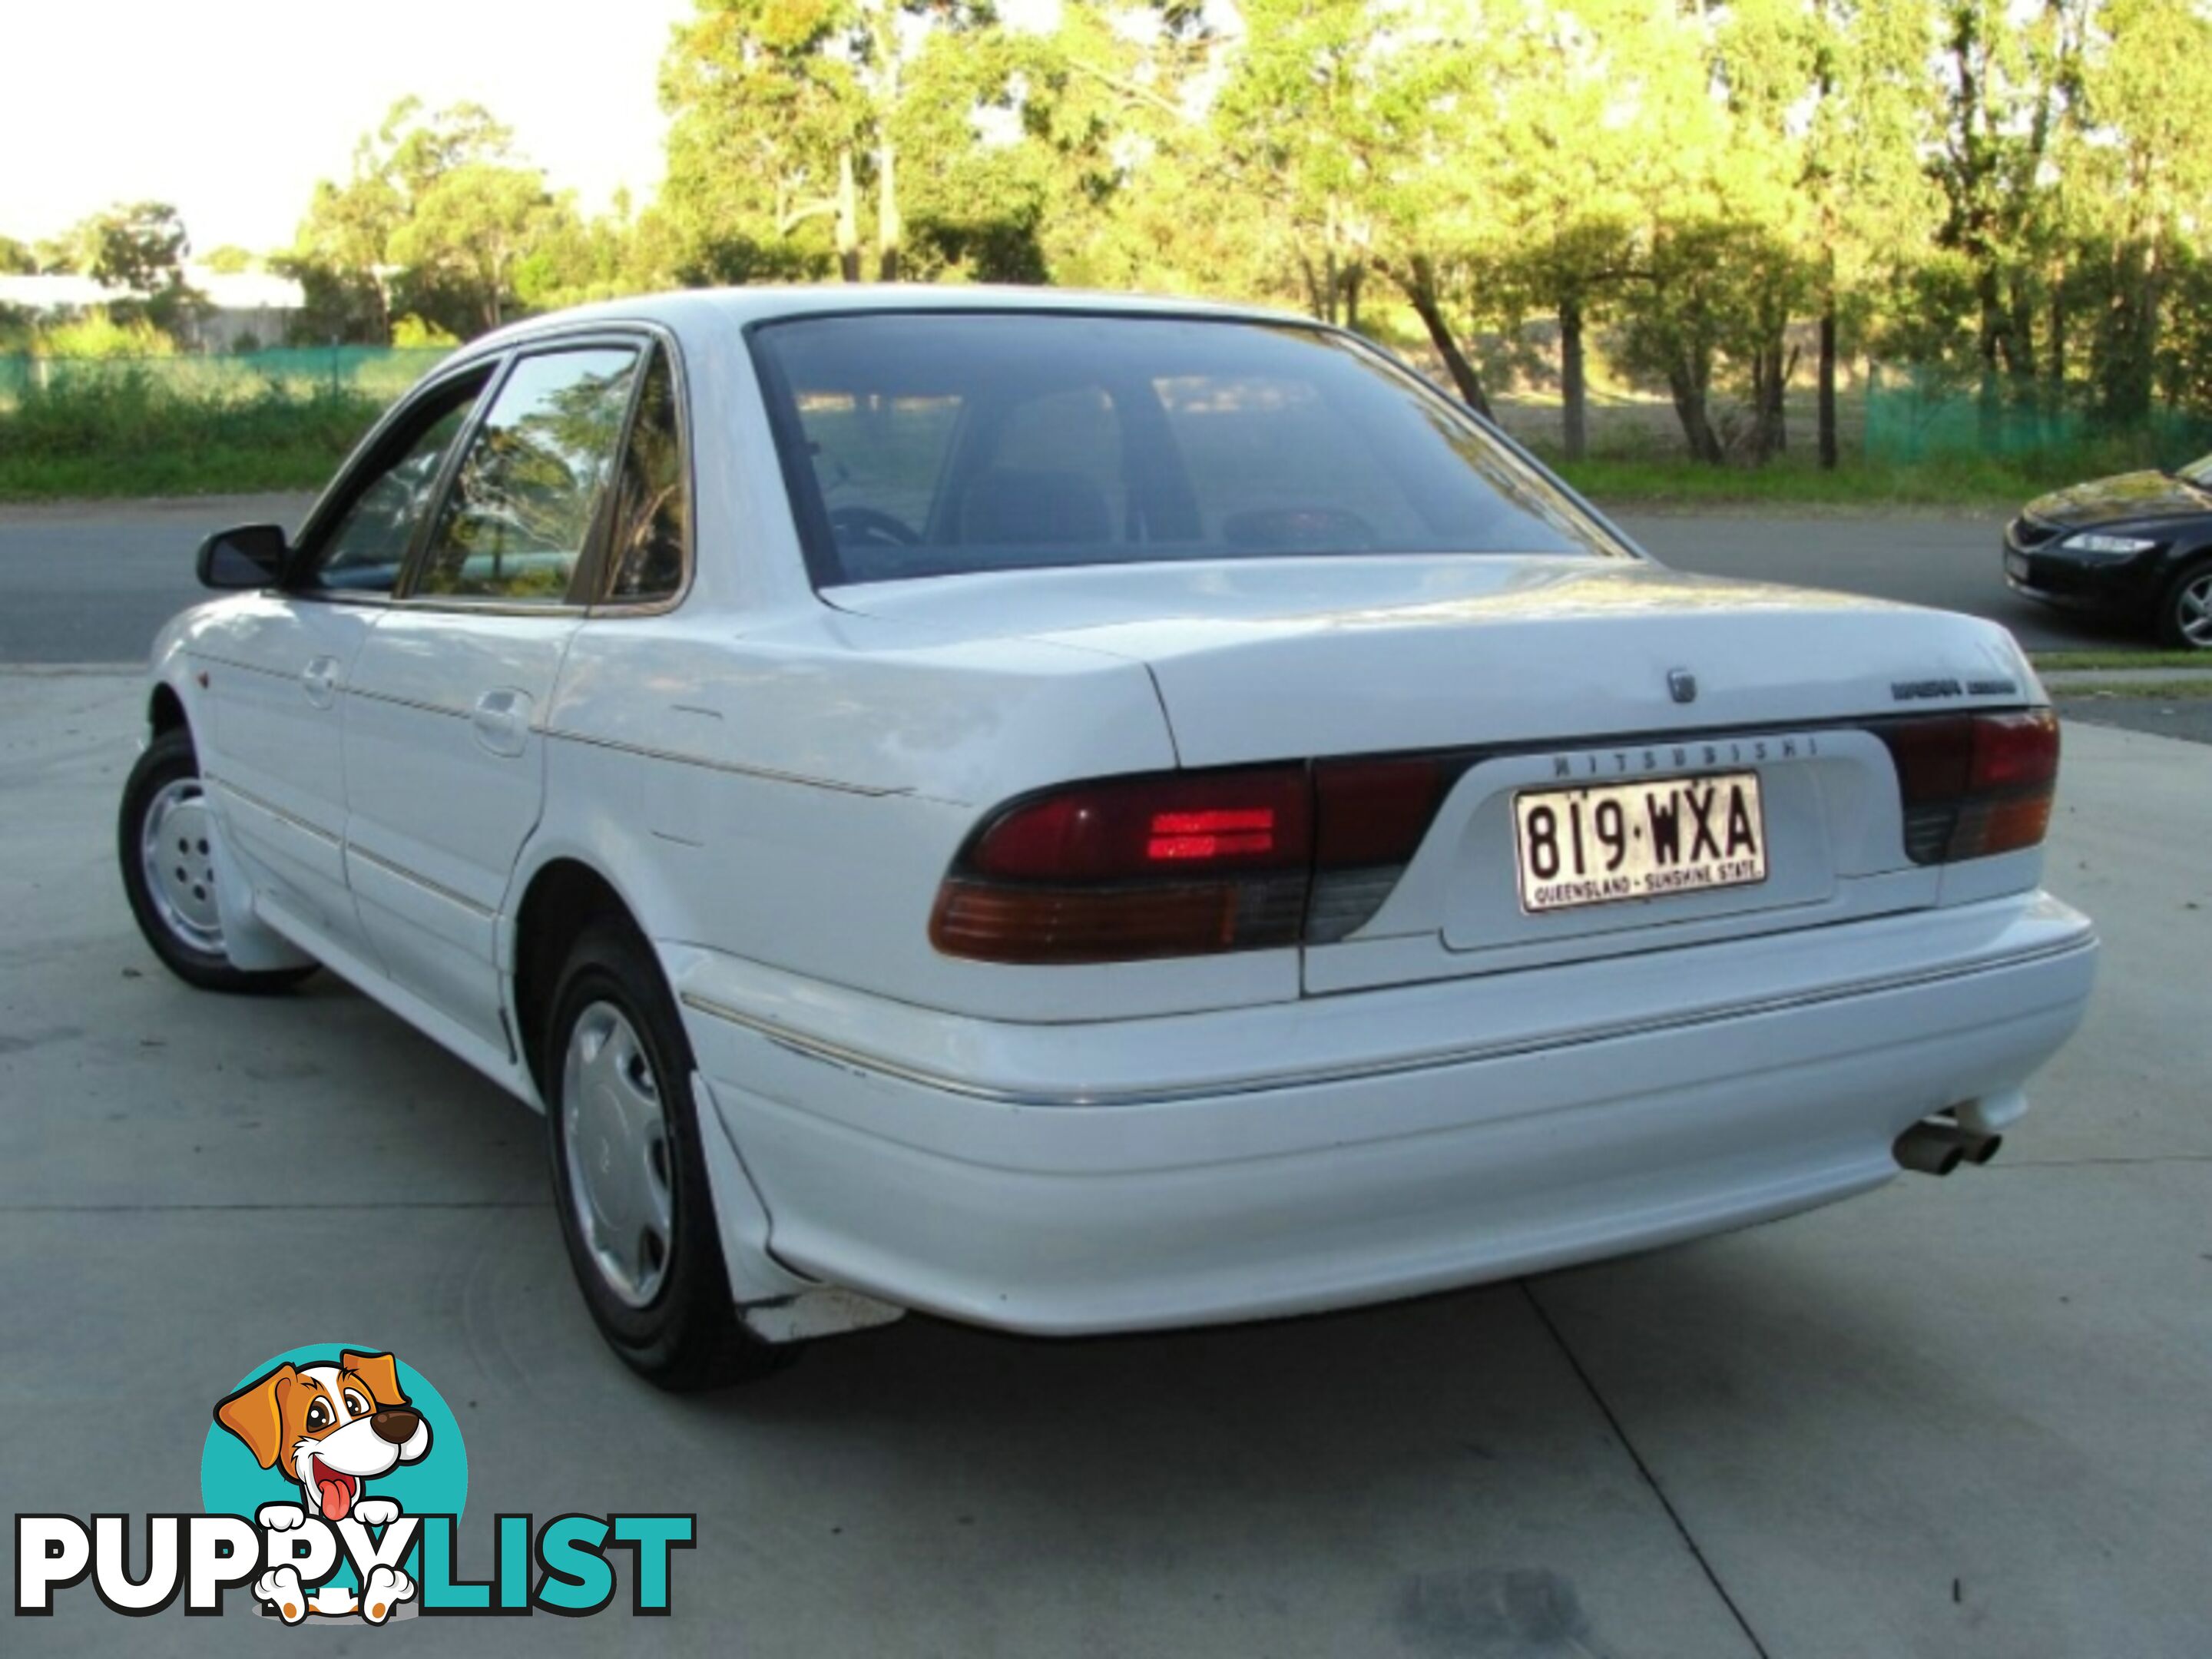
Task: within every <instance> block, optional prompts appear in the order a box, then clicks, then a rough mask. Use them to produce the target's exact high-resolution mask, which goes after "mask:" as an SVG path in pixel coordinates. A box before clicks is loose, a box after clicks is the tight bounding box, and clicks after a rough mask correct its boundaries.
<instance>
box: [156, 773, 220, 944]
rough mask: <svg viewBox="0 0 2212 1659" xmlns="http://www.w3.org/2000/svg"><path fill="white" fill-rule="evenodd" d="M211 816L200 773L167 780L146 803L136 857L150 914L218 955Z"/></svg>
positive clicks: (186, 940)
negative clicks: (149, 900) (151, 904)
mask: <svg viewBox="0 0 2212 1659" xmlns="http://www.w3.org/2000/svg"><path fill="white" fill-rule="evenodd" d="M215 834H216V830H215V820H214V817H212V816H211V815H210V812H209V811H208V805H207V792H206V791H205V790H204V789H203V788H201V787H200V781H199V780H198V779H197V778H179V779H177V780H176V781H174V782H173V783H165V784H163V785H162V786H161V788H160V789H159V790H158V791H156V792H155V796H154V799H152V800H151V801H149V803H148V804H147V807H146V817H145V820H144V822H143V824H142V825H141V826H140V829H139V832H138V856H139V861H140V863H141V864H142V865H143V867H144V869H145V872H146V891H147V893H148V895H149V896H151V898H152V899H153V901H154V913H155V915H158V916H160V917H161V925H162V926H163V927H166V928H167V929H168V930H169V932H170V933H171V934H172V935H173V937H174V938H175V939H177V940H178V942H179V943H180V944H183V945H190V946H191V948H192V949H193V950H195V951H204V952H205V953H206V954H207V955H210V956H221V955H222V913H221V912H219V911H218V910H217V909H216V908H215V857H214V848H215Z"/></svg>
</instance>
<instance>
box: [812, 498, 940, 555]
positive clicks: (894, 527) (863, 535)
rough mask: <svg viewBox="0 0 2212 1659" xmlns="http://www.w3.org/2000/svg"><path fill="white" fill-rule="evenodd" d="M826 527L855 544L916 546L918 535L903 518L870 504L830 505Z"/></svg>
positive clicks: (919, 537) (865, 545) (861, 545)
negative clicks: (863, 505)
mask: <svg viewBox="0 0 2212 1659" xmlns="http://www.w3.org/2000/svg"><path fill="white" fill-rule="evenodd" d="M829 529H830V532H831V533H832V534H834V535H835V536H836V538H837V539H838V540H839V541H840V542H841V543H844V542H848V543H850V544H853V545H854V546H856V547H920V546H921V535H920V534H919V533H917V532H915V531H914V530H913V529H911V528H910V527H909V526H908V525H907V523H906V521H905V520H903V519H898V518H894V517H893V516H892V515H891V514H890V513H885V512H883V511H882V510H880V509H879V508H877V507H831V508H830V509H829Z"/></svg>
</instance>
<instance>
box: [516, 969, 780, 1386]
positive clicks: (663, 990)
mask: <svg viewBox="0 0 2212 1659" xmlns="http://www.w3.org/2000/svg"><path fill="white" fill-rule="evenodd" d="M538 1077H539V1079H541V1081H542V1083H543V1085H544V1090H545V1095H546V1103H545V1104H546V1118H547V1121H548V1128H549V1134H548V1137H547V1138H548V1140H549V1141H550V1148H551V1152H552V1162H553V1188H554V1199H555V1207H556V1209H557V1210H558V1211H559V1212H560V1217H561V1233H562V1238H563V1240H564V1241H565V1242H566V1243H567V1244H568V1260H569V1263H570V1265H571V1266H572V1267H574V1269H575V1273H576V1282H577V1284H578V1285H579V1286H580V1287H581V1289H582V1291H583V1293H584V1302H585V1305H586V1307H588V1308H589V1309H590V1310H591V1314H592V1320H593V1322H595V1323H596V1324H597V1325H598V1326H599V1334H601V1335H602V1336H604V1337H605V1338H606V1340H607V1342H608V1344H609V1346H611V1347H612V1348H613V1349H614V1351H615V1352H617V1354H619V1355H620V1356H621V1357H622V1358H623V1362H624V1363H625V1364H628V1365H629V1367H630V1368H631V1369H632V1370H635V1371H637V1372H638V1373H639V1374H640V1375H641V1376H644V1377H646V1378H647V1380H648V1381H650V1382H653V1383H658V1384H659V1386H660V1387H662V1388H665V1389H676V1390H679V1391H681V1390H689V1389H702V1388H710V1387H713V1386H714V1385H716V1384H719V1383H735V1382H740V1381H743V1380H745V1379H747V1378H750V1377H755V1376H763V1375H765V1374H766V1373H768V1372H769V1371H772V1370H776V1369H778V1368H779V1367H780V1366H781V1364H784V1363H785V1362H786V1361H787V1358H790V1357H791V1356H790V1353H789V1351H788V1350H787V1349H783V1348H779V1347H773V1346H769V1344H767V1343H764V1342H763V1341H761V1340H758V1339H757V1338H756V1337H754V1336H753V1335H752V1334H750V1332H748V1331H746V1330H745V1328H744V1327H743V1326H742V1325H740V1324H739V1323H738V1319H737V1315H736V1310H735V1309H734V1307H733V1305H732V1301H731V1296H730V1284H729V1274H728V1272H727V1270H726V1268H725V1267H724V1266H723V1264H722V1253H721V1252H722V1247H721V1240H720V1237H719V1234H718V1231H717V1229H716V1226H715V1221H714V1198H713V1195H712V1194H711V1192H710V1191H709V1190H708V1184H707V1172H706V1165H705V1160H704V1158H703V1156H702V1152H701V1149H700V1145H699V1135H700V1129H699V1122H698V1115H697V1112H696V1108H695V1106H694V1103H693V1102H692V1099H691V1051H690V1044H689V1043H688V1042H686V1041H685V1040H684V1027H683V1023H682V1021H681V1020H680V1019H679V1018H678V1016H677V1012H676V1008H675V1005H674V1003H673V1001H672V1000H671V998H670V997H669V994H668V991H667V987H666V986H665V984H664V983H663V981H662V979H661V976H660V970H659V964H658V963H655V962H654V961H653V956H652V953H651V952H650V951H647V949H646V948H645V946H644V945H643V943H642V942H641V940H639V939H637V938H636V937H635V934H634V933H632V932H631V931H630V930H629V929H627V928H622V927H613V926H607V925H602V926H599V927H592V928H590V929H587V930H586V932H585V933H584V934H583V936H582V937H581V938H580V939H578V941H577V942H576V945H575V947H574V950H572V951H570V952H569V956H568V965H567V967H566V968H565V969H563V970H562V975H561V979H560V982H559V985H558V987H557V988H556V991H555V992H554V994H553V1008H552V1015H551V1018H549V1019H548V1020H547V1021H546V1022H545V1036H544V1046H543V1048H541V1050H540V1051H539V1065H538Z"/></svg>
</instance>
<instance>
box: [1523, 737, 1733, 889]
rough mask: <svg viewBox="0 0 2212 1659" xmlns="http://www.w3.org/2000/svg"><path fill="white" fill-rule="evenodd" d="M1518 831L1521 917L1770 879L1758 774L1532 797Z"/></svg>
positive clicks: (1527, 796) (1543, 792) (1540, 792)
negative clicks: (1767, 875)
mask: <svg viewBox="0 0 2212 1659" xmlns="http://www.w3.org/2000/svg"><path fill="white" fill-rule="evenodd" d="M1513 830H1514V850H1515V853H1516V864H1517V866H1518V867H1519V870H1520V876H1521V908H1522V909H1523V910H1526V911H1529V912H1531V913H1534V912H1538V911H1544V910H1569V909H1573V908H1577V906H1580V905H1584V904H1612V903H1616V902H1620V901H1621V900H1624V899H1649V898H1664V897H1667V896H1670V895H1672V894H1675V893H1696V892H1703V891H1705V890H1709V889H1711V888H1717V887H1747V886H1750V885H1751V884H1753V883H1755V882H1761V881H1765V879H1766V817H1765V808H1764V806H1763V805H1762V804H1761V803H1760V800H1759V774H1757V773H1756V772H1723V773H1721V774H1718V775H1716V776H1712V777H1703V778H1656V779H1652V780H1650V781H1645V782H1641V783H1608V784H1596V785H1593V786H1591V787H1589V788H1587V789H1528V790H1523V791H1522V793H1519V794H1517V795H1516V796H1515V797H1514V798H1513Z"/></svg>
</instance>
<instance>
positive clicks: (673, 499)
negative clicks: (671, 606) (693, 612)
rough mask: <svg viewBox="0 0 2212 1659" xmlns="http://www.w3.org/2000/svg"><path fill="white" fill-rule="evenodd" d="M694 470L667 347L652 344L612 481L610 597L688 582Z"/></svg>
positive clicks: (639, 596)
mask: <svg viewBox="0 0 2212 1659" xmlns="http://www.w3.org/2000/svg"><path fill="white" fill-rule="evenodd" d="M690 530H691V501H690V468H689V467H688V466H687V465H685V464H684V436H683V422H682V421H681V420H680V419H679V418H678V412H677V408H676V374H675V370H674V368H673V367H672V366H671V364H670V362H669V361H668V353H667V351H666V350H665V349H664V348H662V347H659V346H655V347H654V348H653V356H652V357H651V359H650V360H649V361H648V362H647V364H646V369H645V381H644V384H643V385H642V386H640V387H639V388H638V394H637V416H636V418H635V420H634V421H633V422H631V424H630V431H629V443H628V445H626V446H625V447H624V448H623V464H622V475H621V477H620V478H619V480H618V481H617V484H616V488H615V513H614V524H613V527H612V530H611V532H610V534H609V537H608V541H607V582H606V590H605V597H606V598H607V599H611V600H616V601H618V602H636V601H644V600H652V599H669V598H672V597H673V596H674V595H675V594H676V593H677V592H678V591H679V590H680V589H681V588H682V587H683V586H684V547H685V545H686V544H687V543H688V542H689V541H690Z"/></svg>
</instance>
